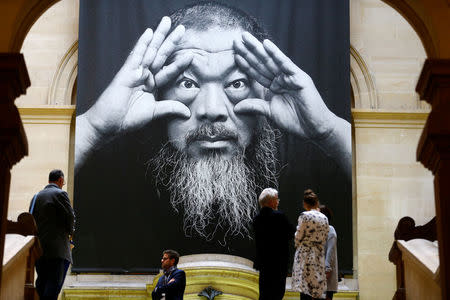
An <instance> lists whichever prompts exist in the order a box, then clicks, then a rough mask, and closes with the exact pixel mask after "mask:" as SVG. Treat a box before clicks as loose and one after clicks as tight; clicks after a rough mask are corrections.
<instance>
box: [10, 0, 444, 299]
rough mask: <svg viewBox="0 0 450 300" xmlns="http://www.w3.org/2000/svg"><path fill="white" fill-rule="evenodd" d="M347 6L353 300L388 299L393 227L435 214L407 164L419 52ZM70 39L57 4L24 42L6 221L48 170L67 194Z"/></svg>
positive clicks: (419, 117) (403, 28)
mask: <svg viewBox="0 0 450 300" xmlns="http://www.w3.org/2000/svg"><path fill="white" fill-rule="evenodd" d="M350 8H351V11H350V15H351V24H350V28H351V32H350V34H351V36H350V38H351V39H350V40H351V46H352V51H351V52H352V57H351V69H352V70H351V71H352V74H351V80H352V90H353V92H354V104H355V105H354V106H355V108H354V109H353V118H354V139H355V141H354V142H355V143H354V144H355V146H354V155H355V165H354V171H355V173H354V176H355V178H354V184H355V187H354V191H355V195H354V218H353V220H354V221H353V224H354V241H355V243H354V247H355V251H354V254H355V257H354V268H355V274H354V275H355V277H357V278H358V280H359V287H360V295H361V299H363V300H366V299H367V300H370V299H390V298H391V297H392V295H393V293H394V291H395V272H394V265H392V264H390V263H389V262H388V258H387V256H388V252H389V249H390V246H391V244H392V242H393V232H394V229H395V227H396V224H397V221H398V220H399V219H400V218H401V217H402V216H405V215H409V216H411V217H413V218H414V219H415V220H416V222H417V223H418V224H423V223H426V222H427V221H428V220H429V219H431V218H432V216H434V215H435V212H434V193H433V185H432V176H431V174H430V173H429V172H428V171H427V170H425V168H423V167H422V166H421V165H420V164H418V163H417V162H416V159H415V151H416V147H417V142H418V139H419V136H420V133H421V131H422V128H423V125H424V122H425V118H426V115H427V112H428V109H429V108H428V106H427V105H426V104H424V103H423V102H422V101H419V99H418V96H417V94H416V93H415V91H414V87H415V84H416V81H417V78H418V74H419V72H420V70H421V66H422V63H423V61H424V60H425V58H426V55H425V51H424V49H423V46H422V44H421V42H420V39H419V38H418V36H417V34H416V33H415V32H414V30H413V29H412V27H411V26H410V25H409V24H408V23H407V22H406V21H405V20H404V19H403V18H402V17H401V16H400V15H399V14H398V13H397V12H396V11H395V10H394V9H392V8H391V7H389V6H388V5H386V4H384V3H383V2H381V1H379V0H350ZM77 34H78V1H76V0H62V1H60V2H58V3H57V4H56V5H54V6H53V7H51V8H50V9H49V10H48V11H47V12H46V13H44V15H42V17H41V18H40V19H39V20H38V21H37V22H36V23H35V24H34V26H33V27H32V29H31V30H30V32H29V34H28V36H27V38H26V40H25V42H24V44H23V48H22V52H23V53H24V55H25V59H26V63H27V66H28V70H29V74H30V78H31V82H32V86H31V87H30V88H29V89H28V90H27V95H25V96H22V97H20V98H19V99H18V100H17V101H16V104H17V105H18V107H19V108H20V112H21V115H22V119H23V121H24V126H25V130H26V133H27V137H28V142H29V148H30V155H29V157H27V158H25V159H23V160H22V161H21V162H20V163H19V164H18V165H16V166H15V167H14V168H13V170H12V180H11V193H10V205H9V212H8V218H9V219H16V217H17V216H18V214H19V213H20V212H22V211H25V210H27V209H28V205H29V201H30V200H31V198H32V196H33V195H34V193H36V192H37V191H39V190H40V189H41V188H42V187H43V186H44V185H45V184H46V182H47V175H48V172H49V171H50V170H51V169H53V168H61V169H62V170H63V171H64V172H65V173H66V177H67V178H66V181H67V182H68V185H67V187H66V188H67V190H68V191H69V193H70V192H71V191H72V189H73V179H72V174H73V171H72V170H73V163H72V161H73V158H72V154H73V144H72V143H73V128H74V120H73V118H72V116H73V113H74V107H73V106H71V104H73V103H74V97H73V95H74V93H73V89H74V86H75V85H76V63H77V55H76V53H77V52H76V51H77V39H78V38H77ZM338 234H339V233H338Z"/></svg>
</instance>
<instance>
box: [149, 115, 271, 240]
mask: <svg viewBox="0 0 450 300" xmlns="http://www.w3.org/2000/svg"><path fill="white" fill-rule="evenodd" d="M260 123H261V124H260V126H259V128H258V130H257V132H255V134H254V138H253V141H252V142H251V144H250V145H249V146H248V147H247V149H237V151H236V152H235V155H233V156H232V157H230V158H228V157H224V156H223V155H222V153H220V151H217V150H215V151H214V150H204V151H203V153H202V155H201V157H200V158H193V157H190V156H189V155H188V154H187V151H186V149H183V150H181V151H180V150H177V149H175V148H174V147H173V146H172V145H171V144H170V143H166V145H165V146H163V147H162V149H161V150H160V151H159V153H158V154H157V155H156V157H154V158H153V159H151V160H150V161H149V167H150V168H152V169H153V171H154V175H155V178H156V183H157V185H159V186H161V185H163V186H164V187H165V188H166V189H167V190H168V191H169V192H170V203H171V204H172V206H173V208H174V209H175V210H176V211H177V212H178V211H183V212H184V216H183V217H184V223H183V224H184V231H185V233H186V234H187V235H192V234H196V233H197V234H199V235H200V236H202V237H204V238H205V239H207V240H210V239H212V238H213V237H214V235H215V233H216V231H217V230H218V229H219V228H221V230H222V231H224V232H225V237H226V236H229V235H230V236H237V235H242V236H249V225H250V224H251V221H252V219H253V217H254V215H255V214H256V212H257V209H258V200H257V197H258V194H257V193H259V192H261V191H262V190H263V189H264V188H266V187H277V181H276V171H275V168H276V131H275V130H274V129H273V128H272V127H270V125H269V124H268V123H267V121H266V120H265V119H261V122H260ZM206 136H209V137H210V136H222V137H224V138H227V139H230V140H235V141H236V145H237V135H236V133H234V132H230V131H228V130H227V129H226V128H224V127H223V125H216V124H209V123H207V124H203V125H202V126H200V127H199V128H198V129H196V130H194V131H193V132H189V133H188V134H187V136H186V137H185V139H186V145H187V146H186V147H188V146H189V143H191V142H193V141H196V140H199V139H201V138H202V137H206ZM236 147H237V146H236Z"/></svg>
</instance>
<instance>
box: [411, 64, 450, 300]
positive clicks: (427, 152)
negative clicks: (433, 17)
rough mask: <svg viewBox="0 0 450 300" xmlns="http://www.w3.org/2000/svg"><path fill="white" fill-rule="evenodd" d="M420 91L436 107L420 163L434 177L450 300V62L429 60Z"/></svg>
mask: <svg viewBox="0 0 450 300" xmlns="http://www.w3.org/2000/svg"><path fill="white" fill-rule="evenodd" d="M416 91H417V92H418V93H419V95H420V97H421V99H424V100H426V101H427V102H428V103H430V104H431V106H432V110H431V113H430V115H429V117H428V120H427V123H426V124H425V128H424V130H423V132H422V136H421V137H420V141H419V146H418V148H417V160H419V161H420V162H421V163H422V164H423V165H424V166H425V167H427V168H428V169H430V170H431V171H432V172H433V174H434V194H435V203H436V221H437V222H436V223H437V236H438V242H439V262H440V284H441V289H442V299H445V300H450V285H449V284H448V283H449V282H450V59H427V60H426V61H425V64H424V66H423V69H422V73H421V74H420V78H419V82H418V83H417V87H416Z"/></svg>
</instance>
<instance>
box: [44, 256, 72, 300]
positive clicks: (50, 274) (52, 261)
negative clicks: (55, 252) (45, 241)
mask: <svg viewBox="0 0 450 300" xmlns="http://www.w3.org/2000/svg"><path fill="white" fill-rule="evenodd" d="M69 265H70V262H69V261H68V260H66V259H63V258H46V257H41V258H39V259H38V260H37V261H36V273H37V279H36V290H37V293H38V295H39V299H40V300H57V299H58V295H59V292H60V291H61V288H62V286H63V284H64V279H65V278H66V273H67V269H68V268H69Z"/></svg>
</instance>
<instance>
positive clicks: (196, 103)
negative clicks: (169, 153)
mask: <svg viewBox="0 0 450 300" xmlns="http://www.w3.org/2000/svg"><path fill="white" fill-rule="evenodd" d="M241 35H242V31H241V30H240V29H220V28H218V27H215V28H212V29H209V30H207V31H197V30H187V31H186V33H185V35H184V36H183V39H182V41H181V42H180V43H179V45H178V48H177V50H176V51H175V52H174V54H173V55H172V57H171V58H170V60H169V61H173V60H176V59H177V58H179V57H181V56H183V55H187V54H191V55H193V59H192V62H191V64H190V66H189V67H188V68H187V69H186V70H184V71H183V72H181V74H179V76H178V77H177V78H176V79H175V81H173V82H172V83H170V84H169V85H168V86H166V87H165V88H164V89H163V90H162V93H161V94H160V96H161V99H164V100H165V99H170V100H177V101H180V102H182V103H183V104H185V105H186V106H187V107H188V108H189V109H190V111H191V116H190V118H189V119H172V120H170V121H169V122H168V137H169V141H170V143H171V144H172V145H173V146H174V147H175V148H176V149H177V150H179V151H184V152H186V154H188V156H190V157H192V158H200V157H202V156H204V155H208V154H212V153H214V154H218V155H220V156H222V157H223V158H230V157H232V156H234V155H236V154H237V153H239V152H244V151H245V149H246V148H247V147H248V146H249V144H250V143H251V141H252V136H253V134H254V131H255V126H256V125H257V120H258V118H257V117H256V116H254V115H253V116H251V115H242V114H241V115H237V114H235V113H234V105H235V104H237V103H238V102H239V101H241V100H243V99H246V98H262V94H263V88H262V86H261V85H259V84H258V83H256V82H254V81H251V80H250V79H249V77H248V76H247V75H246V74H245V73H243V72H242V71H241V70H240V69H239V68H238V67H237V65H236V63H235V59H234V51H233V40H235V39H240V38H241ZM201 127H202V129H203V130H199V128H201Z"/></svg>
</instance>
